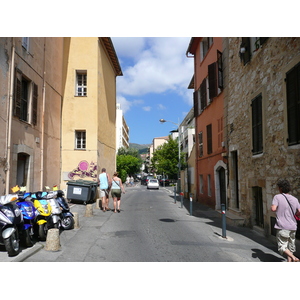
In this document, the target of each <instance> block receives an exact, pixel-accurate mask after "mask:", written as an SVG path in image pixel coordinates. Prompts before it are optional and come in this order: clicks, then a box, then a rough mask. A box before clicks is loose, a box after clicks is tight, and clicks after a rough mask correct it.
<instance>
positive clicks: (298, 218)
mask: <svg viewBox="0 0 300 300" xmlns="http://www.w3.org/2000/svg"><path fill="white" fill-rule="evenodd" d="M282 195H283V196H284V198H285V199H286V201H287V202H288V204H289V206H290V208H291V211H292V213H293V215H294V217H295V219H296V221H300V217H298V216H296V213H294V212H293V209H292V206H291V204H290V202H289V200H288V198H287V197H286V196H285V195H284V194H282Z"/></svg>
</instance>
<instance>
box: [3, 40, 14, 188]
mask: <svg viewBox="0 0 300 300" xmlns="http://www.w3.org/2000/svg"><path fill="white" fill-rule="evenodd" d="M14 66H15V40H14V38H13V37H12V47H11V65H10V87H9V109H8V112H7V120H8V127H7V148H6V151H7V153H6V178H5V194H8V193H9V184H10V180H9V178H10V157H11V122H12V115H13V90H14V76H15V67H14Z"/></svg>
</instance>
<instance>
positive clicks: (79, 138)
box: [75, 130, 86, 149]
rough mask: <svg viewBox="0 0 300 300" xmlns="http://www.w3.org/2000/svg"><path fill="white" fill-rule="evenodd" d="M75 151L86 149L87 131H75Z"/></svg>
mask: <svg viewBox="0 0 300 300" xmlns="http://www.w3.org/2000/svg"><path fill="white" fill-rule="evenodd" d="M75 149H86V132H85V130H76V131H75Z"/></svg>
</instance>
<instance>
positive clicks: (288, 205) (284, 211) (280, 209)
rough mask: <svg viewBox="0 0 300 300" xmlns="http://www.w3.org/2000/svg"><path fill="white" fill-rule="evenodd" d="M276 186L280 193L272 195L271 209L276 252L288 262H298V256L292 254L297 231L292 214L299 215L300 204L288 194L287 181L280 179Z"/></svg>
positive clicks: (294, 249)
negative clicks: (273, 219) (274, 220)
mask: <svg viewBox="0 0 300 300" xmlns="http://www.w3.org/2000/svg"><path fill="white" fill-rule="evenodd" d="M277 186H278V189H279V192H280V194H277V195H275V196H274V198H273V201H272V206H271V210H272V211H273V212H276V223H275V226H274V228H275V229H276V230H277V233H276V240H277V246H278V252H279V253H280V254H281V255H283V256H286V257H287V261H288V262H299V258H298V257H296V256H295V255H294V252H295V251H296V245H295V239H296V231H297V221H296V219H295V217H294V215H295V214H296V215H298V216H299V215H300V204H299V201H298V199H297V198H295V197H294V196H292V195H291V194H289V192H290V190H291V186H290V183H289V181H287V180H285V179H280V180H279V181H278V182H277Z"/></svg>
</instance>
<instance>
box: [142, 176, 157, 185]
mask: <svg viewBox="0 0 300 300" xmlns="http://www.w3.org/2000/svg"><path fill="white" fill-rule="evenodd" d="M149 179H154V177H153V176H152V175H147V176H144V177H143V178H142V179H141V184H142V185H147V182H148V180H149Z"/></svg>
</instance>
